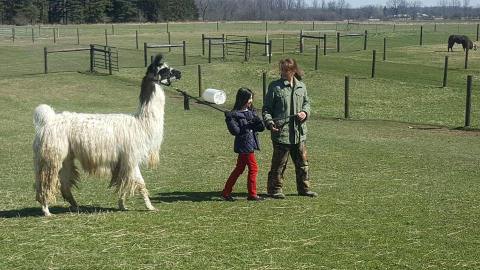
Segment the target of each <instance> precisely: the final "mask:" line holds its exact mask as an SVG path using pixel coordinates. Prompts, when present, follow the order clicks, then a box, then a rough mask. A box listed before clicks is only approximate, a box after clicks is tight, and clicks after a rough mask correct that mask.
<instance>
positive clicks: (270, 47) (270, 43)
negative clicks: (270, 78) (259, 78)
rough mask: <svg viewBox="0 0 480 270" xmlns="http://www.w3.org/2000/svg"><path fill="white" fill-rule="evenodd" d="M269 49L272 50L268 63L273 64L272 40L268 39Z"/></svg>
mask: <svg viewBox="0 0 480 270" xmlns="http://www.w3.org/2000/svg"><path fill="white" fill-rule="evenodd" d="M268 51H269V52H270V53H269V54H268V63H269V64H271V63H272V40H269V41H268Z"/></svg>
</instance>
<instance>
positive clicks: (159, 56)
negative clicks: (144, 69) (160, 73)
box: [153, 53, 163, 66]
mask: <svg viewBox="0 0 480 270" xmlns="http://www.w3.org/2000/svg"><path fill="white" fill-rule="evenodd" d="M162 60H163V54H161V53H159V54H157V55H156V56H155V59H154V60H153V63H154V64H155V65H156V66H159V65H160V63H162Z"/></svg>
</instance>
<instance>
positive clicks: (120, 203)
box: [118, 192, 128, 211]
mask: <svg viewBox="0 0 480 270" xmlns="http://www.w3.org/2000/svg"><path fill="white" fill-rule="evenodd" d="M126 198H127V193H126V192H123V193H121V194H120V197H119V199H118V209H120V210H122V211H127V210H128V208H127V207H126V206H125V199H126Z"/></svg>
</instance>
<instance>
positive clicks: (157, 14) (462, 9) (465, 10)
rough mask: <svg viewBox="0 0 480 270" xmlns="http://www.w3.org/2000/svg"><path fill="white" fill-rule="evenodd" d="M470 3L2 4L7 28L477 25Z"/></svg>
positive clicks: (21, 0)
mask: <svg viewBox="0 0 480 270" xmlns="http://www.w3.org/2000/svg"><path fill="white" fill-rule="evenodd" d="M470 1H471V0H438V5H437V6H435V7H423V5H422V2H421V0H387V2H386V4H385V5H367V6H364V7H360V8H352V7H351V6H350V4H349V3H348V2H347V0H0V16H1V23H2V24H17V25H24V24H37V23H41V24H56V23H57V24H72V23H74V24H77V23H104V22H118V23H120V22H164V21H195V20H203V21H217V20H224V21H228V20H285V21H286V20H308V21H310V20H315V21H327V20H328V21H332V20H365V19H371V18H375V19H384V20H385V19H386V20H388V19H433V18H444V19H464V18H466V19H475V18H480V7H472V6H471V3H470Z"/></svg>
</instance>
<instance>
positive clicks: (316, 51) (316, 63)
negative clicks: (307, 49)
mask: <svg viewBox="0 0 480 270" xmlns="http://www.w3.org/2000/svg"><path fill="white" fill-rule="evenodd" d="M315 70H318V45H315Z"/></svg>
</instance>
